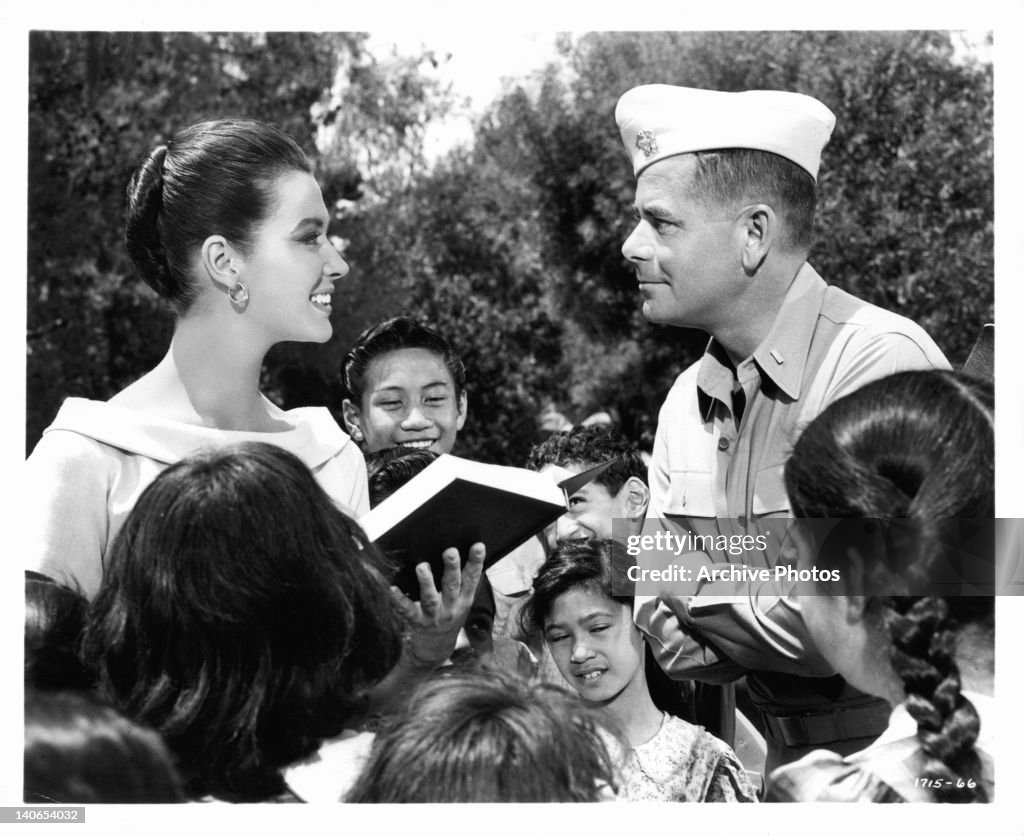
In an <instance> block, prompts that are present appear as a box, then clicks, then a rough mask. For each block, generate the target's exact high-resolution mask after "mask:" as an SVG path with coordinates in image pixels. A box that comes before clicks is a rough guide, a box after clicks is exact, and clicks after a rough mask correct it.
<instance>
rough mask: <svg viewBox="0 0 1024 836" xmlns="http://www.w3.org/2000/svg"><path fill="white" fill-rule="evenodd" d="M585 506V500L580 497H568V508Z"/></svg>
mask: <svg viewBox="0 0 1024 836" xmlns="http://www.w3.org/2000/svg"><path fill="white" fill-rule="evenodd" d="M586 504H587V500H585V499H584V498H583V497H582V496H572V497H569V507H570V508H575V507H576V506H578V505H586Z"/></svg>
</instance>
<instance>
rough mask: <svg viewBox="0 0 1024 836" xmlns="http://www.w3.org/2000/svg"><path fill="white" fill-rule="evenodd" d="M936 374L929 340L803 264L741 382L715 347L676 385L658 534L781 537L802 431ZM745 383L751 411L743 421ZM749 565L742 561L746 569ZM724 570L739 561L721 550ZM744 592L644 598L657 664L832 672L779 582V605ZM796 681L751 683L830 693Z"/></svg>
mask: <svg viewBox="0 0 1024 836" xmlns="http://www.w3.org/2000/svg"><path fill="white" fill-rule="evenodd" d="M930 368H936V369H948V368H949V363H948V362H947V361H946V358H945V357H944V356H943V354H942V352H941V351H940V350H939V348H938V347H937V346H936V345H935V343H934V342H933V341H932V340H931V338H930V337H929V336H928V335H927V334H926V333H925V332H924V330H923V329H921V328H920V327H919V326H918V325H916V324H915V323H913V322H911V321H910V320H909V319H906V318H905V317H902V316H899V315H897V314H894V313H891V312H889V311H885V310H882V309H881V308H878V307H876V306H874V305H870V304H868V303H866V302H863V301H861V300H859V299H857V298H855V297H854V296H851V295H850V294H848V293H846V292H844V291H842V290H839V289H838V288H835V287H829V286H827V285H826V284H825V282H824V281H823V280H822V279H821V277H820V276H819V275H818V274H817V273H816V272H815V271H814V269H813V268H812V267H811V266H810V265H809V264H806V263H805V264H804V265H803V266H802V267H801V268H800V270H799V272H798V273H797V275H796V277H795V279H794V280H793V283H792V285H791V286H790V288H789V290H788V292H787V294H786V296H785V300H784V302H783V304H782V306H781V308H780V310H779V313H778V315H777V317H776V319H775V322H774V324H773V325H772V328H771V330H770V332H769V333H768V335H767V337H766V338H765V339H764V341H763V342H762V343H761V344H760V345H759V346H758V348H757V349H756V350H755V351H754V353H753V355H752V356H751V357H749V358H747V359H746V360H744V361H743V362H742V363H741V364H740V366H739V367H738V368H737V369H736V377H735V378H734V376H733V372H732V366H731V364H730V363H729V361H728V359H727V357H726V355H725V352H724V350H723V349H722V348H721V346H719V345H718V344H717V343H716V342H715V341H714V340H712V341H711V342H710V343H709V345H708V348H707V351H706V352H705V354H704V356H703V357H702V358H701V360H700V361H698V362H697V363H695V364H694V365H693V366H691V367H690V368H688V369H687V370H686V371H684V372H683V373H682V374H681V375H680V376H679V378H678V379H677V380H676V382H675V384H674V385H673V387H672V389H671V391H670V392H669V394H668V397H667V398H666V400H665V403H664V405H663V407H662V409H661V412H660V414H659V417H658V429H657V433H656V436H655V443H654V450H653V453H652V461H651V465H650V474H649V478H650V488H651V502H650V506H649V510H648V524H649V525H650V524H651V523H653V522H654V520H652V519H651V518H656V519H657V520H659V521H663V522H666V523H668V524H669V525H670V527H674V528H676V529H683V530H688V531H691V532H693V533H695V534H729V535H732V534H752V535H757V534H759V533H764V532H766V531H770V532H771V534H772V535H781V534H782V533H783V532H784V529H785V525H784V524H780V518H787V517H789V516H790V507H789V501H788V499H787V497H786V491H785V486H784V484H783V468H784V466H785V462H786V458H787V456H788V455H789V453H790V450H791V448H792V445H793V442H794V441H795V440H796V438H797V436H798V435H799V433H800V431H801V429H802V428H803V426H804V425H806V424H807V423H808V422H809V421H811V420H812V419H813V418H814V417H815V416H816V415H818V414H819V413H820V412H821V411H822V410H823V409H824V408H825V407H826V406H827V405H828V404H830V403H831V402H832V401H835V400H836V399H837V398H840V397H842V396H843V395H846V394H849V393H850V392H853V391H854V390H856V389H858V388H859V387H861V386H863V385H864V384H865V383H868V382H869V381H872V380H875V379H878V378H881V377H884V376H886V375H889V374H892V373H894V372H898V371H905V370H910V369H930ZM737 379H738V383H739V386H740V387H742V391H743V399H744V400H745V406H744V408H743V410H742V416H741V420H740V421H739V423H738V424H737V421H736V417H735V413H734V410H733V402H734V401H733V398H734V382H735V381H736V380H737ZM773 521H774V523H773ZM750 555H751V553H750V552H747V553H746V554H745V555H744V556H743V558H742V559H740V560H742V561H743V562H748V563H749V560H748V558H749V557H750ZM713 559H714V560H715V561H722V560H727V559H728V560H732V561H733V562H737V560H738V559H737V558H735V557H732V558H730V557H728V556H726V555H723V554H722V553H719V554H717V555H714V556H713ZM762 565H765V564H762ZM744 592H745V597H744V598H742V599H740V598H736V597H732V596H734V595H735V594H736V587H735V585H731V586H729V587H728V588H725V587H723V588H721V589H719V588H715V587H714V585H713V584H712V585H709V586H707V587H705V588H704V589H702V590H701V594H700V595H696V596H679V597H658V598H651V597H647V598H644V597H638V598H637V600H636V605H635V610H634V616H635V620H636V623H637V625H638V626H639V627H640V628H641V630H643V631H644V633H645V634H647V635H648V638H649V640H650V643H651V646H652V649H653V650H654V653H655V656H656V657H657V658H658V661H659V663H660V664H661V665H662V667H664V668H665V669H666V671H667V672H668V673H669V674H670V675H672V676H674V677H675V678H679V679H684V678H695V679H705V680H708V681H716V680H717V681H723V680H728V679H730V678H735V677H736V676H738V675H740V674H742V673H743V672H744V671H765V672H777V673H784V674H796V675H798V676H825V675H828V674H830V673H832V671H831V670H830V669H829V667H828V665H827V664H826V663H825V662H824V660H823V659H822V658H821V657H820V656H818V655H817V653H816V652H815V651H814V650H813V645H812V644H811V643H810V642H809V641H808V637H807V633H806V629H805V627H804V624H803V621H802V619H801V617H800V612H799V603H798V600H797V599H796V598H795V597H794V596H792V595H791V594H779V588H778V585H777V584H772V585H771V593H772V594H760V593H759V591H758V589H756V588H747V589H746V590H745V591H744ZM762 592H763V590H762ZM730 593H731V595H730ZM715 596H729V597H715ZM792 679H793V678H792V677H776V676H773V675H771V674H769V675H768V676H767V677H763V678H762V682H761V684H762V685H764V684H765V681H767V680H770V681H771V686H770V687H767V686H766V687H764V688H762V689H760V693H759V689H758V687H757V686H758V683H757V681H756V680H757V677H756V676H754V677H749V676H748V682H749V684H750V686H751V692H752V696H754V697H755V699H757V700H758V702H759V703H765V702H773V701H776V700H777V701H778V702H780V703H781V704H783V705H792V704H794V703H795V704H796V705H799V704H800V703H801V702H805V701H812V702H813V701H817V702H820V701H821V696H820V695H812V696H810V697H804V696H802V695H801V694H800V693H799V690H800V689H799V688H796V689H790V688H788V687H787V685H786V682H787V681H788V680H792ZM751 680H754V681H751ZM797 682H799V680H797ZM794 684H795V683H794ZM791 690H792V691H793V692H792V693H788V692H789V691H791Z"/></svg>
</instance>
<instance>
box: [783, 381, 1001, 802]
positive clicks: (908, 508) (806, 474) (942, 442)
mask: <svg viewBox="0 0 1024 836" xmlns="http://www.w3.org/2000/svg"><path fill="white" fill-rule="evenodd" d="M994 460H995V445H994V432H993V390H992V384H991V383H990V382H987V381H981V380H979V379H974V378H971V377H968V376H966V375H963V374H960V373H955V372H949V371H916V372H903V373H900V374H895V375H892V376H890V377H887V378H883V379H881V380H878V381H875V382H873V383H870V384H868V385H866V386H864V387H863V388H862V389H860V390H858V391H857V392H854V393H853V394H851V395H848V396H847V397H845V398H842V399H840V400H838V401H836V402H835V403H834V404H832V405H831V406H830V407H829V408H828V409H826V410H825V411H824V412H823V413H822V414H821V415H820V416H819V417H818V418H817V419H815V420H814V421H813V422H812V423H811V424H810V425H809V426H808V427H807V428H806V429H805V430H804V432H803V434H802V435H801V436H800V438H799V440H798V441H797V443H796V445H795V447H794V449H793V453H792V456H791V458H790V460H789V462H788V463H787V465H786V490H787V492H788V493H789V497H790V500H791V502H792V505H793V512H794V515H795V516H796V517H797V518H798V520H799V519H800V518H823V519H821V520H810V519H804V520H803V521H802V522H800V523H798V526H799V529H798V530H797V534H796V540H797V542H798V551H799V554H800V557H799V566H800V569H802V570H817V575H818V579H817V580H815V581H814V582H813V583H811V584H809V585H808V586H809V587H810V588H808V589H807V594H806V595H805V597H803V598H802V599H801V609H802V612H803V614H804V618H805V620H806V622H807V626H808V629H809V630H810V632H811V635H812V636H813V638H814V641H815V643H816V644H817V646H818V648H819V650H820V651H821V653H822V655H824V656H825V657H826V658H827V659H828V660H829V661H830V662H831V664H832V665H833V666H834V667H835V669H836V670H837V671H838V672H839V673H840V674H842V675H843V676H844V677H845V678H846V679H847V680H848V681H849V682H851V683H852V684H853V685H855V686H857V687H858V688H860V689H861V690H863V691H865V692H868V693H872V694H876V695H878V696H881V697H884V698H885V699H887V700H888V701H889V702H890V703H892V704H893V706H894V710H893V713H892V716H891V718H890V721H889V728H888V729H887V731H886V732H885V733H884V734H883V735H882V736H881V737H880V738H879V739H878V740H877V741H876V742H875V743H873V744H872V745H871V746H869V747H868V748H867V749H864V750H863V751H861V752H859V753H856V754H854V755H851V756H847V757H845V758H843V757H840V756H838V755H835V754H833V753H830V752H821V751H819V752H812V753H811V754H810V755H808V756H806V757H805V758H803V759H802V760H800V761H798V762H796V763H794V764H791V765H789V766H786V767H782V768H781V769H779V770H777V771H776V772H775V773H774V774H773V775H772V776H771V778H770V779H769V785H768V792H767V799H766V800H768V801H883V802H904V801H942V802H984V801H991V800H992V797H993V763H992V757H991V742H990V741H991V738H992V737H993V732H994V729H993V727H992V726H990V725H988V724H987V723H988V722H990V719H989V720H987V719H986V718H991V714H992V711H993V708H994V706H993V699H992V694H993V678H994V665H993V660H994V646H993V645H994V642H993V639H994V630H995V612H994V598H993V597H992V596H991V595H988V596H981V595H976V594H968V593H969V592H970V590H967V589H965V591H964V592H965V594H960V595H954V594H946V595H933V594H930V593H931V592H933V591H936V588H937V585H938V583H939V582H940V580H941V579H943V578H944V575H943V572H944V570H945V569H946V568H948V567H949V565H950V562H951V560H959V559H960V558H961V557H962V554H961V550H960V548H959V544H958V541H957V540H954V538H953V537H952V536H951V534H953V533H955V532H957V531H958V526H959V525H960V523H959V521H960V520H963V519H965V518H975V519H978V518H992V517H993V516H994V512H995V508H994V472H995V467H994ZM817 523H821V524H820V525H817ZM953 565H954V566H955V565H956V564H955V563H954V564H953ZM939 588H941V590H942V591H947V590H949V589H950V588H949V587H945V586H943V587H939Z"/></svg>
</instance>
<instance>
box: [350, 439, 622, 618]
mask: <svg viewBox="0 0 1024 836" xmlns="http://www.w3.org/2000/svg"><path fill="white" fill-rule="evenodd" d="M612 461H613V460H609V461H607V462H603V463H602V464H599V465H596V466H594V467H592V468H590V469H589V470H585V471H583V472H582V473H579V474H575V475H570V476H569V477H568V478H566V479H563V480H562V481H560V482H556V481H555V480H554V479H553V478H552V476H551V475H550V474H549V473H535V472H534V471H532V470H525V469H523V468H519V467H503V466H501V465H495V464H484V463H482V462H474V461H470V460H469V459H462V458H459V457H457V456H452V455H447V454H445V455H442V456H439V457H438V458H437V459H436V460H435V461H433V462H431V463H430V464H429V465H427V467H425V468H424V469H423V470H422V471H421V472H420V473H418V474H416V476H414V477H413V478H412V479H410V480H409V481H408V482H406V483H405V484H404V485H402V487H400V488H399V489H398V490H396V491H395V492H394V493H393V494H391V496H389V497H388V498H387V499H385V500H384V501H383V502H381V503H380V504H379V505H378V506H377V507H376V508H374V509H373V510H371V511H370V512H369V513H367V514H364V515H363V517H362V518H361V519H360V520H359V524H360V525H361V526H362V527H363V530H364V531H366V534H367V536H368V537H369V538H370V540H372V541H373V542H374V543H376V544H377V546H378V547H379V548H380V549H381V550H382V551H383V552H384V553H385V554H386V555H387V556H388V557H389V558H390V559H391V560H392V561H394V562H396V563H397V564H398V565H399V567H400V568H399V570H398V573H397V575H396V576H395V577H394V579H393V581H392V582H393V583H394V584H395V585H396V586H398V588H399V589H401V590H402V591H403V592H406V593H407V594H409V595H411V596H412V597H413V598H418V597H419V582H418V581H417V579H416V569H415V567H416V564H418V563H422V562H424V561H426V562H428V563H429V564H430V566H431V569H432V570H433V572H434V581H435V583H437V584H440V583H441V575H442V573H443V571H444V563H443V561H442V560H441V553H442V552H443V551H444V550H445V549H447V548H449V547H452V546H454V547H455V548H457V549H458V550H459V554H460V556H461V557H462V561H463V563H465V561H466V558H467V557H468V555H469V547H470V546H472V545H473V544H474V543H478V542H479V543H483V544H484V545H485V546H486V547H487V559H486V561H485V563H484V567H485V568H486V567H488V566H490V565H491V564H492V563H494V562H495V561H497V560H499V559H500V558H502V557H504V556H505V555H506V554H508V553H509V552H510V551H512V550H513V549H515V548H516V547H517V546H520V545H522V544H523V543H525V542H526V541H527V540H529V539H530V538H531V537H533V536H534V535H535V534H538V533H539V532H541V531H543V530H544V528H545V527H546V526H548V525H550V524H551V523H552V522H554V521H555V520H556V519H558V517H560V516H561V515H562V514H563V513H565V511H566V510H567V509H568V507H569V505H568V500H569V497H571V496H572V495H573V494H574V493H576V491H578V490H579V489H580V488H582V487H583V486H584V485H586V484H587V483H589V482H591V481H593V480H594V479H595V478H596V477H597V476H599V475H600V474H601V473H602V472H603V471H604V470H605V469H606V468H607V467H608V466H609V465H610V464H611V463H612Z"/></svg>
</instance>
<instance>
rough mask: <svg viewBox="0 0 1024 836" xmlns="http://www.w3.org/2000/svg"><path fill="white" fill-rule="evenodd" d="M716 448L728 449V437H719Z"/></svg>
mask: <svg viewBox="0 0 1024 836" xmlns="http://www.w3.org/2000/svg"><path fill="white" fill-rule="evenodd" d="M718 449H719V450H728V449H729V439H728V438H720V439H718Z"/></svg>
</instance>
